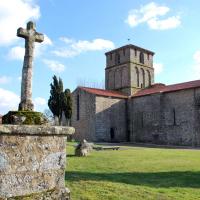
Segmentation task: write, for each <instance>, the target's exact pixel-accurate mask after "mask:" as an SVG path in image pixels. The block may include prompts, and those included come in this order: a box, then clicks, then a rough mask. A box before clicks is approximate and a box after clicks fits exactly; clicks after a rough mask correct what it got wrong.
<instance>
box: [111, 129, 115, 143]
mask: <svg viewBox="0 0 200 200" xmlns="http://www.w3.org/2000/svg"><path fill="white" fill-rule="evenodd" d="M110 139H111V141H113V140H114V139H115V129H114V128H113V127H112V128H110Z"/></svg>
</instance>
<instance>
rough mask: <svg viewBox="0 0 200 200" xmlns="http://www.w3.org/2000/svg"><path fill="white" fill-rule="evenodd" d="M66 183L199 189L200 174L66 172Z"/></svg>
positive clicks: (175, 172) (186, 172) (174, 172)
mask: <svg viewBox="0 0 200 200" xmlns="http://www.w3.org/2000/svg"><path fill="white" fill-rule="evenodd" d="M65 180H66V181H80V180H85V181H110V182H117V183H126V184H131V185H143V186H149V187H159V188H169V187H187V188H200V172H191V171H183V172H177V171H172V172H155V173H147V172H146V173H142V172H133V173H126V172H125V173H92V172H74V171H67V173H66V174H65Z"/></svg>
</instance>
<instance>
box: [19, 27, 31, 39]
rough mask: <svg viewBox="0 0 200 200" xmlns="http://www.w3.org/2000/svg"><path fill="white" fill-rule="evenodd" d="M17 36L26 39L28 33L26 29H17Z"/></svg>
mask: <svg viewBox="0 0 200 200" xmlns="http://www.w3.org/2000/svg"><path fill="white" fill-rule="evenodd" d="M17 36H18V37H22V38H27V37H28V32H27V30H26V29H23V28H21V27H20V28H18V29H17Z"/></svg>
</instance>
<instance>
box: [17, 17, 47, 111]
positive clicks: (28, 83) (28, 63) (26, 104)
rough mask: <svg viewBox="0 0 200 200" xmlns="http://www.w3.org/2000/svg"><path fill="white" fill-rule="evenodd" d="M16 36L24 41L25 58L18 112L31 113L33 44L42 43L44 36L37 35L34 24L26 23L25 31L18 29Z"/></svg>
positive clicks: (32, 107) (32, 106)
mask: <svg viewBox="0 0 200 200" xmlns="http://www.w3.org/2000/svg"><path fill="white" fill-rule="evenodd" d="M17 36H18V37H22V38H24V39H25V56H24V64H23V69H22V82H21V102H20V104H19V110H28V111H32V110H33V109H34V105H33V102H32V75H33V56H34V47H35V42H40V43H41V42H43V41H44V35H43V34H41V33H37V32H36V30H35V24H34V23H33V22H31V21H30V22H28V23H27V27H26V29H23V28H18V29H17Z"/></svg>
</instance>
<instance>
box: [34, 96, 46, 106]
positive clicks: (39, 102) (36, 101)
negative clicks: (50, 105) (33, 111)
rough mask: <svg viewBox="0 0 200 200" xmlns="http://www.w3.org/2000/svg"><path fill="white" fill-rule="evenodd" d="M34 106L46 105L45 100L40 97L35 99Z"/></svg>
mask: <svg viewBox="0 0 200 200" xmlns="http://www.w3.org/2000/svg"><path fill="white" fill-rule="evenodd" d="M34 104H35V105H36V106H44V105H46V104H47V102H46V100H45V99H44V98H42V97H37V98H35V99H34Z"/></svg>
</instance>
